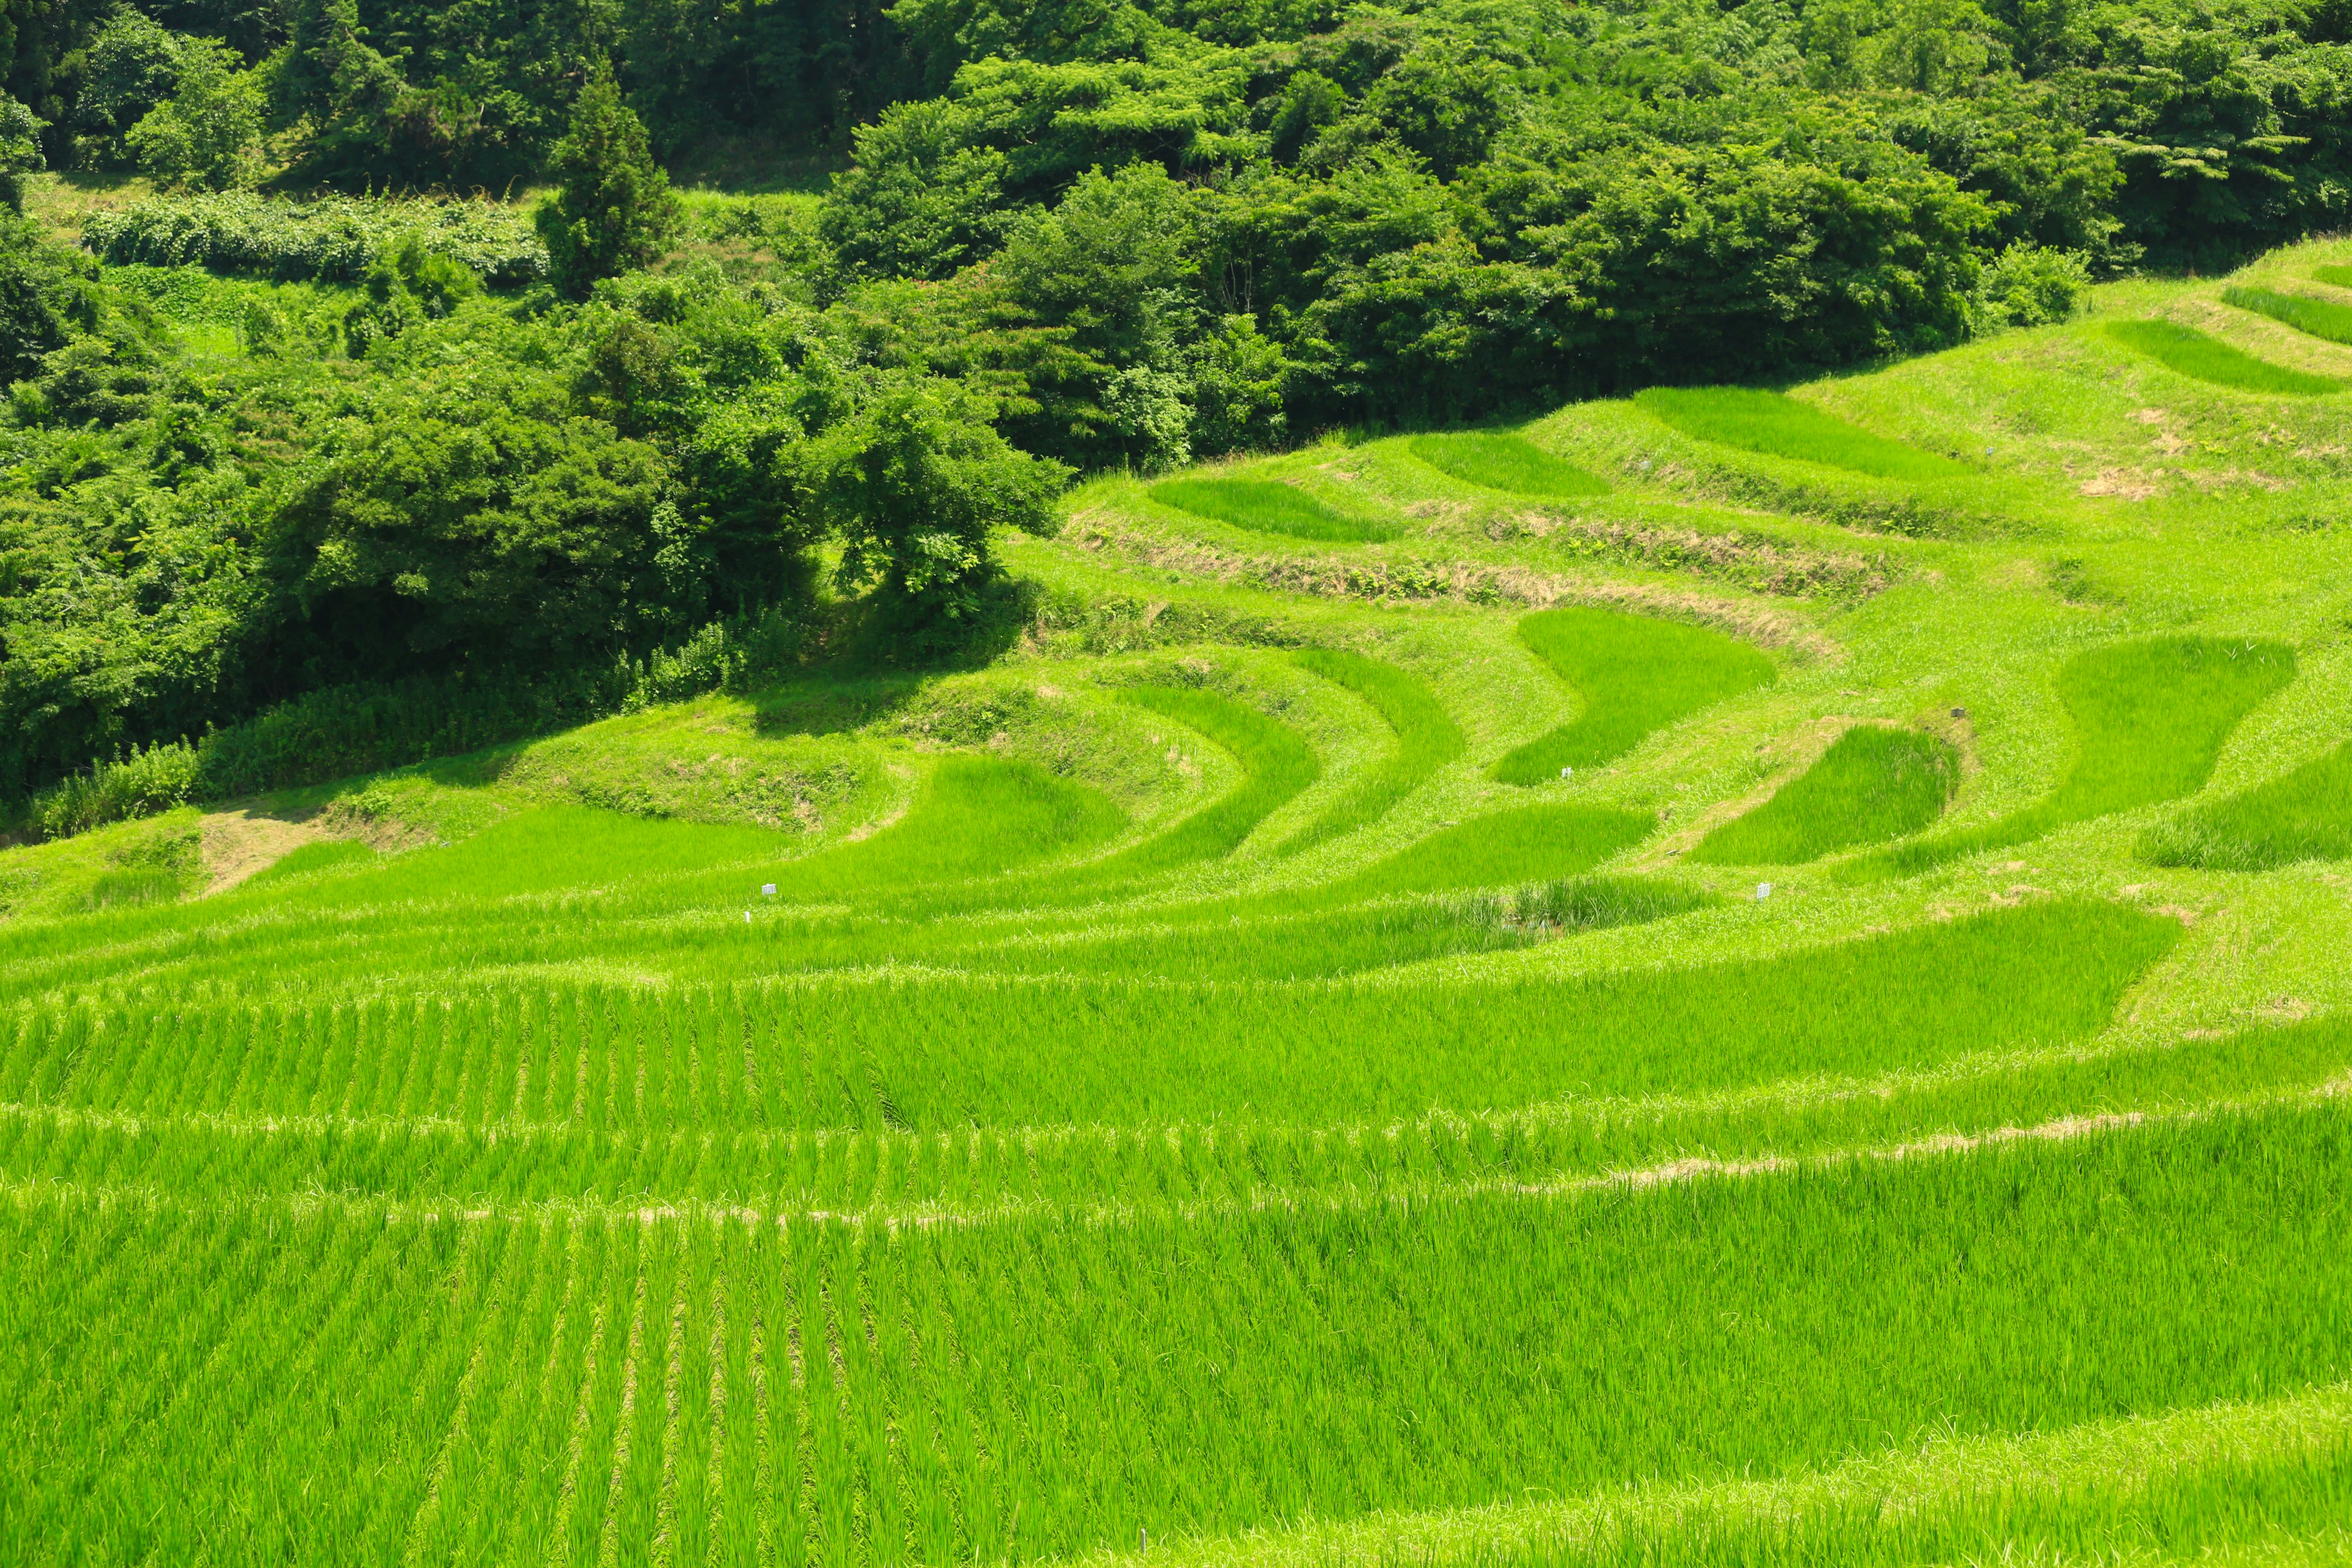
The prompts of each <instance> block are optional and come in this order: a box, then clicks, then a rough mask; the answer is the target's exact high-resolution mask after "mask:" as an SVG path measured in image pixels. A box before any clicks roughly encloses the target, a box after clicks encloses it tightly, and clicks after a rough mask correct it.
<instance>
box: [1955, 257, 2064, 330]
mask: <svg viewBox="0 0 2352 1568" xmlns="http://www.w3.org/2000/svg"><path fill="white" fill-rule="evenodd" d="M2090 286H2091V269H2090V266H2089V264H2088V263H2086V262H2085V261H2084V259H2083V258H2082V256H2081V255H2079V254H2078V253H2076V252H2074V251H2068V250H2045V249H2043V248H2042V247H2039V246H2035V245H2029V244H2025V243H2023V242H2020V243H2018V244H2016V245H2012V246H2011V247H2009V248H2008V249H2006V250H2004V251H2002V252H2001V253H2000V255H1999V256H1997V257H1995V258H1993V259H1992V261H1991V263H1990V265H1989V266H1987V267H1986V268H1985V269H1984V270H1983V271H1982V272H1981V273H1979V275H1978V277H1977V291H1976V300H1975V307H1974V308H1975V310H1976V312H1977V321H1978V327H1977V330H1978V331H1979V332H1984V331H2000V329H2001V328H2003V327H2042V326H2048V325H2049V324H2050V323H2052V322H2053V321H2065V320H2066V319H2067V318H2068V317H2070V316H2072V315H2073V314H2074V311H2075V309H2076V307H2078V306H2079V305H2080V304H2081V303H2082V300H2083V296H2084V294H2085V293H2086V292H2087V291H2088V290H2089V289H2090Z"/></svg>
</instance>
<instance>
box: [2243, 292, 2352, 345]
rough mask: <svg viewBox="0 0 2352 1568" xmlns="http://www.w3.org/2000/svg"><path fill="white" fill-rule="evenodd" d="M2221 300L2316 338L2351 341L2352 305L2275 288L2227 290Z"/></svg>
mask: <svg viewBox="0 0 2352 1568" xmlns="http://www.w3.org/2000/svg"><path fill="white" fill-rule="evenodd" d="M2221 301H2222V303H2224V304H2228V305H2235V306H2236V307H2238V309H2240V310H2252V311H2253V312H2255V313H2256V314H2257V315H2263V316H2268V317H2269V318H2270V319H2271V320H2272V321H2284V322H2285V323H2286V324H2287V325H2288V326H2290V327H2293V328H2294V330H2295V331H2298V332H2305V333H2308V334H2309V335H2311V336H2312V337H2315V338H2326V340H2327V341H2328V342H2332V343H2352V306H2347V305H2339V304H2336V302H2335V301H2334V300H2314V299H2310V298H2308V297H2306V296H2305V295H2301V294H2282V293H2280V292H2279V291H2278V290H2277V289H2234V288H2233V289H2222V290H2221Z"/></svg>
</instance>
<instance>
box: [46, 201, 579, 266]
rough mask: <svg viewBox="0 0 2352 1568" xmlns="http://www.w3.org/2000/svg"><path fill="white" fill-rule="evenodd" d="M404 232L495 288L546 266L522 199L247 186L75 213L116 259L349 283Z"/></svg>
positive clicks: (404, 238) (403, 238)
mask: <svg viewBox="0 0 2352 1568" xmlns="http://www.w3.org/2000/svg"><path fill="white" fill-rule="evenodd" d="M411 239H415V240H416V241H417V242H418V243H420V244H421V245H422V246H423V247H424V249H425V251H426V252H427V253H428V254H430V255H434V256H440V257H446V258H448V259H450V260H452V261H457V262H461V263H463V264H464V265H465V266H467V268H471V269H472V270H474V271H476V272H478V273H479V274H481V276H482V279H483V281H485V282H487V283H488V284H489V285H490V287H492V288H494V289H501V288H507V289H510V288H517V287H520V286H521V285H524V284H529V283H535V282H538V281H539V280H541V279H544V278H545V277H546V276H547V247H546V246H545V245H544V244H542V243H541V241H540V238H539V236H538V234H537V232H536V231H534V230H533V228H532V227H531V222H530V210H529V209H528V208H524V207H520V206H514V205H502V204H500V203H498V202H489V201H462V200H456V199H445V198H439V197H413V198H401V199H397V200H394V199H383V198H374V199H369V198H361V197H352V196H322V197H320V199H318V200H316V201H307V202H305V201H291V200H288V199H286V198H284V197H281V196H264V195H256V194H254V193H252V192H250V191H227V192H222V193H220V194H218V195H177V196H159V197H156V198H154V199H153V200H150V201H144V202H141V203H139V204H137V205H133V206H129V207H125V208H122V209H121V210H119V211H111V212H95V213H92V214H90V215H89V217H87V218H85V219H84V220H83V222H82V234H81V242H82V246H83V247H84V248H85V249H88V250H89V251H91V252H93V253H94V254H96V255H97V256H98V258H100V260H102V261H105V262H108V263H110V264H112V265H114V266H118V267H120V266H128V265H133V264H143V265H146V266H151V267H208V268H212V269H213V270H214V271H215V272H233V273H240V274H245V275H247V276H251V277H259V278H268V279H276V280H278V281H281V282H292V281H299V280H303V279H314V280H316V281H319V282H322V283H356V282H358V281H360V280H361V279H364V278H365V277H366V276H367V275H368V273H369V271H370V270H371V269H372V268H374V267H375V265H376V263H377V261H378V260H379V259H381V258H385V257H387V256H391V255H395V254H397V253H398V251H399V250H400V248H401V247H402V246H403V245H404V244H406V243H407V242H408V241H410V240H411Z"/></svg>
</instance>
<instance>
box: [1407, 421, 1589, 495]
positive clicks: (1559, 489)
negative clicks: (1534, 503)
mask: <svg viewBox="0 0 2352 1568" xmlns="http://www.w3.org/2000/svg"><path fill="white" fill-rule="evenodd" d="M1406 449H1407V450H1408V451H1410V452H1412V455H1413V456H1414V457H1416V458H1420V459H1421V460H1422V461H1423V462H1424V463H1427V464H1428V465H1429V466H1430V467H1431V468H1435V469H1436V470H1437V471H1438V472H1439V473H1441V474H1444V475H1445V476H1447V477H1448V478H1450V479H1461V480H1463V481H1464V482H1465V483H1468V484H1474V485H1483V486H1485V487H1486V489H1491V490H1507V491H1509V492H1510V493H1511V494H1513V495H1528V496H1581V495H1601V494H1602V493H1604V492H1606V491H1607V489H1609V487H1608V486H1607V485H1605V484H1602V483H1601V481H1600V480H1599V479H1595V478H1593V477H1592V476H1591V474H1589V473H1586V472H1585V471H1584V470H1583V469H1582V468H1578V467H1577V466H1576V465H1575V464H1573V463H1570V462H1568V461H1565V460H1564V459H1562V458H1556V457H1554V456H1552V455H1551V454H1550V453H1549V452H1547V451H1545V450H1544V449H1543V448H1542V447H1538V446H1537V445H1536V444H1535V443H1534V442H1532V441H1530V440H1528V438H1527V437H1524V436H1507V435H1502V434H1498V433H1492V432H1486V431H1460V432H1456V433H1454V434H1450V435H1429V436H1415V437H1413V438H1412V441H1411V443H1409V445H1408V446H1407V448H1406Z"/></svg>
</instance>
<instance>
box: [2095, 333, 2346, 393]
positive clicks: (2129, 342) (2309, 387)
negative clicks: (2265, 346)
mask: <svg viewBox="0 0 2352 1568" xmlns="http://www.w3.org/2000/svg"><path fill="white" fill-rule="evenodd" d="M2107 335H2108V336H2110V337H2112V338H2114V339H2115V340H2116V342H2119V343H2121V344H2123V345H2124V347H2126V348H2127V349H2130V350H2131V351H2132V352H2133V353H2139V354H2144V355H2146V356H2147V358H2149V359H2152V360H2154V361H2155V362H2156V363H2158V364H2160V365H2162V366H2164V368H2165V369H2167V370H2169V371H2173V372H2175V373H2177V374H2181V375H2185V376H2189V377H2192V378H2193V379H2195V380H2198V381H2202V382H2209V383H2210V384H2213V385H2215V386H2226V387H2230V388H2232V389H2233V390H2236V391H2239V392H2269V393H2278V394H2282V395H2288V396H2294V397H2315V396H2317V395H2320V394H2322V393H2328V392H2334V391H2336V389H2337V388H2338V387H2339V386H2340V385H2341V384H2342V383H2340V382H2337V381H2336V380H2335V379H2333V378H2332V377H2329V376H2325V375H2314V374H2311V373H2310V372H2308V371H2301V370H2290V369H2289V368H2287V367H2286V366H2285V365H2283V364H2273V363H2270V362H2269V361H2268V360H2261V359H2256V358H2255V357H2254V356H2253V355H2252V354H2250V353H2246V352H2244V351H2243V350H2242V349H2234V348H2231V346H2230V345H2229V344H2228V343H2225V342H2221V339H2219V338H2215V337H2209V336H2207V335H2206V334H2205V333H2203V332H2200V331H2198V330H2197V329H2196V328H2194V327H2184V326H2182V325H2180V324H2179V322H2177V321H2112V322H2109V323H2108V325H2107Z"/></svg>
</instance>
